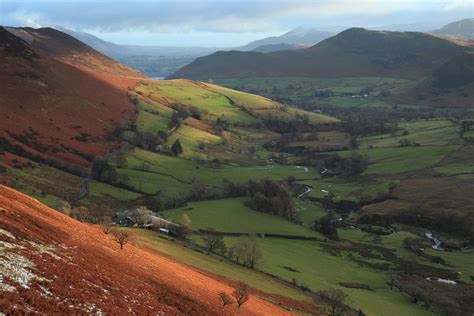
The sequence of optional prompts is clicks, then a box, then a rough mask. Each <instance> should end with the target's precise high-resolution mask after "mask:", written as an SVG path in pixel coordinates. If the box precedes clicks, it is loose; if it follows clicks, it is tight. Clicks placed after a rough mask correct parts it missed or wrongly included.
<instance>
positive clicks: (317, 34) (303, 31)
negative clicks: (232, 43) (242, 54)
mask: <svg viewBox="0 0 474 316" xmlns="http://www.w3.org/2000/svg"><path fill="white" fill-rule="evenodd" d="M332 35H333V33H330V32H326V31H320V30H318V29H316V28H305V27H298V28H296V29H294V30H291V31H289V32H287V33H285V34H282V35H280V36H272V37H267V38H263V39H260V40H256V41H253V42H250V43H248V44H247V45H244V46H241V47H238V48H236V50H241V51H249V50H253V51H255V50H258V49H257V48H258V47H260V46H267V47H268V46H270V45H288V46H291V47H298V46H312V45H315V44H317V43H319V42H321V41H322V40H324V39H326V38H328V37H331V36H332ZM258 51H261V50H258Z"/></svg>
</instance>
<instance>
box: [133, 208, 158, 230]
mask: <svg viewBox="0 0 474 316" xmlns="http://www.w3.org/2000/svg"><path fill="white" fill-rule="evenodd" d="M152 215H153V213H152V212H151V211H150V210H149V209H148V208H147V207H146V206H140V207H138V208H137V209H136V211H135V212H134V213H133V215H132V220H133V221H134V223H135V224H136V225H137V226H138V227H147V226H148V225H150V224H151V219H152Z"/></svg>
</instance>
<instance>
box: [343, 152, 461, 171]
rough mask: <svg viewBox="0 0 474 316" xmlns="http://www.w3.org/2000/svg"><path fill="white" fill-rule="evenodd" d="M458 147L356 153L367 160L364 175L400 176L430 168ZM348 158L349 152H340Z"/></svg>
mask: <svg viewBox="0 0 474 316" xmlns="http://www.w3.org/2000/svg"><path fill="white" fill-rule="evenodd" d="M458 148H459V146H456V145H447V146H422V147H393V148H374V149H359V150H357V152H358V153H360V154H362V155H365V156H367V157H368V158H369V167H368V168H367V170H366V171H365V172H364V174H382V175H383V174H400V173H404V172H410V171H416V170H421V169H425V168H428V167H431V166H433V165H435V164H436V163H438V162H439V161H441V160H442V159H443V158H444V157H445V156H446V155H447V154H449V153H450V152H452V151H454V150H456V149H458ZM340 154H341V155H342V156H346V157H348V156H350V154H351V152H350V151H344V152H340Z"/></svg>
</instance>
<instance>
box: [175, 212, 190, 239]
mask: <svg viewBox="0 0 474 316" xmlns="http://www.w3.org/2000/svg"><path fill="white" fill-rule="evenodd" d="M192 231H193V228H192V223H191V220H190V219H189V216H188V215H187V214H183V218H182V220H181V225H180V226H179V228H178V230H177V232H176V234H177V235H178V237H179V238H186V237H187V236H188V235H189V234H191V233H192Z"/></svg>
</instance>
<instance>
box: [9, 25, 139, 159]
mask: <svg viewBox="0 0 474 316" xmlns="http://www.w3.org/2000/svg"><path fill="white" fill-rule="evenodd" d="M0 65H1V71H0V86H1V87H2V93H1V96H0V117H2V124H1V127H0V137H1V140H2V143H3V146H7V145H5V143H8V146H9V148H10V149H11V148H12V147H15V148H16V149H15V150H9V151H10V152H12V151H18V150H25V151H26V152H28V153H29V154H31V155H34V156H35V157H36V158H37V157H43V158H51V157H54V159H58V160H62V161H66V162H70V163H73V164H79V165H88V164H89V162H90V160H91V159H92V157H94V156H96V155H100V154H102V153H104V152H105V151H106V149H107V146H109V145H107V142H106V141H105V137H106V136H107V134H108V133H111V132H112V131H113V130H114V129H115V128H116V126H117V125H118V124H119V123H120V121H121V120H122V119H127V118H129V117H131V116H132V114H133V110H134V107H133V104H132V103H131V102H130V100H129V99H128V96H127V91H128V87H130V86H133V85H135V84H136V82H137V80H138V79H140V78H143V77H144V76H143V75H142V74H140V73H139V72H137V71H135V70H132V69H130V68H128V67H126V66H123V65H121V64H119V63H117V62H115V61H114V60H112V59H110V58H108V57H106V56H104V55H102V54H100V53H98V52H96V51H94V50H93V49H91V48H90V47H88V46H87V45H85V44H83V43H81V42H79V41H77V40H76V39H74V38H73V37H71V36H69V35H66V34H64V33H61V32H59V31H56V30H53V29H38V30H35V29H31V28H25V29H12V28H8V29H6V28H3V27H0ZM18 147H20V148H21V149H18ZM22 156H25V155H24V154H23V155H22ZM13 159H15V158H14V157H13V158H12V157H6V156H4V155H1V156H0V163H3V164H5V163H6V164H11V163H12V160H13ZM17 160H18V161H21V159H20V158H17Z"/></svg>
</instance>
